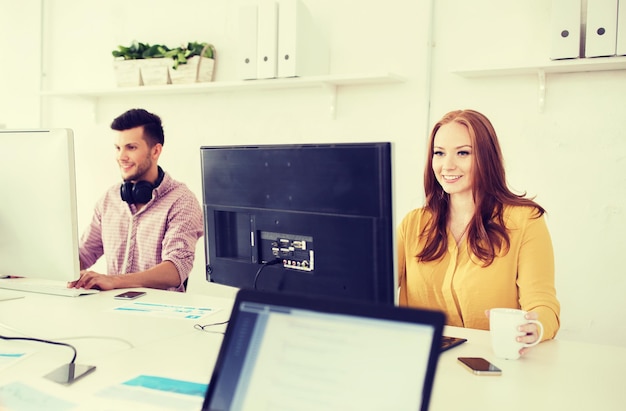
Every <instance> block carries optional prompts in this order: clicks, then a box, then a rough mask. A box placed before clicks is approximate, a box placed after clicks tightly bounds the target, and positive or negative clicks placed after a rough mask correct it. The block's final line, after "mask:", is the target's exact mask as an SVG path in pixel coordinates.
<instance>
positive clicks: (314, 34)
mask: <svg viewBox="0 0 626 411" xmlns="http://www.w3.org/2000/svg"><path fill="white" fill-rule="evenodd" d="M318 27H319V26H318V25H316V24H315V21H314V20H313V18H312V16H311V14H310V12H309V10H308V9H307V7H306V5H305V4H303V3H302V1H301V0H280V1H279V3H278V77H299V76H310V75H322V74H328V46H327V41H326V39H325V38H324V37H323V36H322V33H321V30H319V29H318Z"/></svg>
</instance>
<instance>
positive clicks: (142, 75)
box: [111, 41, 173, 86]
mask: <svg viewBox="0 0 626 411" xmlns="http://www.w3.org/2000/svg"><path fill="white" fill-rule="evenodd" d="M169 51H170V49H169V47H167V46H165V45H162V44H154V45H150V44H147V43H141V42H137V41H133V42H132V43H131V45H130V46H121V45H120V46H118V47H117V49H116V50H113V52H112V53H111V54H112V55H113V57H114V58H115V60H114V67H115V72H116V79H117V85H118V86H143V85H146V86H152V85H162V84H169V83H170V80H169V70H168V67H169V66H170V65H171V64H172V63H173V61H172V59H170V58H166V53H167V52H169Z"/></svg>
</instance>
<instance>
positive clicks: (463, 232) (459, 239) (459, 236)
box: [450, 221, 470, 246]
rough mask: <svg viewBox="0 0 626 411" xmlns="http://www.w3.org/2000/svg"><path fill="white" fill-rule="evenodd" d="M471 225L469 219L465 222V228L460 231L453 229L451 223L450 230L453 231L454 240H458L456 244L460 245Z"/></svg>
mask: <svg viewBox="0 0 626 411" xmlns="http://www.w3.org/2000/svg"><path fill="white" fill-rule="evenodd" d="M469 226H470V222H469V221H468V222H467V224H465V228H463V231H461V232H460V233H458V230H455V229H453V228H452V225H450V231H451V232H452V236H453V237H454V240H455V241H456V245H457V246H458V245H459V243H460V242H461V240H462V239H463V236H464V235H465V233H466V232H467V229H468V228H469ZM457 233H458V234H457Z"/></svg>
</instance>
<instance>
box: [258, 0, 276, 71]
mask: <svg viewBox="0 0 626 411" xmlns="http://www.w3.org/2000/svg"><path fill="white" fill-rule="evenodd" d="M257 39H258V43H257V44H258V49H257V78H259V79H267V78H275V77H276V74H277V67H278V66H277V64H276V57H277V52H278V5H277V4H276V2H275V1H274V0H260V1H259V15H258V31H257Z"/></svg>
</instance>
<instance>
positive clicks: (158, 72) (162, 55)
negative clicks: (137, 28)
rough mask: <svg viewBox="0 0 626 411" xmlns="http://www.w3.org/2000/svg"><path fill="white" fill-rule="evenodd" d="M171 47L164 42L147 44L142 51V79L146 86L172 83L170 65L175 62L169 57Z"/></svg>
mask: <svg viewBox="0 0 626 411" xmlns="http://www.w3.org/2000/svg"><path fill="white" fill-rule="evenodd" d="M169 51H170V49H169V48H168V47H167V46H165V45H162V44H154V45H152V46H150V45H146V48H145V50H143V52H142V53H141V55H142V60H141V64H140V66H141V79H142V81H143V85H144V86H159V85H165V84H170V83H171V81H170V76H169V66H171V65H172V64H173V61H172V59H171V58H168V57H167V53H168V52H169Z"/></svg>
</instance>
